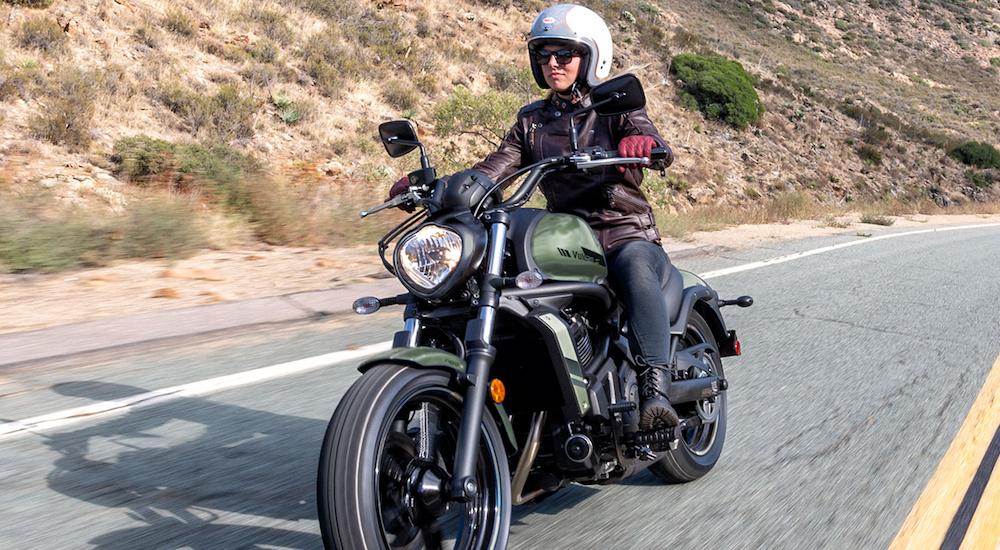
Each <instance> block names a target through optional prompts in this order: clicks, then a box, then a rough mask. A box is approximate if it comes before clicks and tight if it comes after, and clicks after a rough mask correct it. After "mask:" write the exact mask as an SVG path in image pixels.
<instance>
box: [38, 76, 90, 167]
mask: <svg viewBox="0 0 1000 550" xmlns="http://www.w3.org/2000/svg"><path fill="white" fill-rule="evenodd" d="M57 73H58V74H59V76H58V77H57V80H56V82H54V83H53V84H52V85H51V87H50V88H49V89H48V90H46V95H47V96H48V97H47V98H46V100H45V104H44V107H42V109H41V112H40V113H39V114H38V115H37V116H35V117H34V118H32V119H31V120H29V122H28V127H29V128H30V130H31V134H32V135H33V136H35V137H36V138H38V139H43V140H45V141H48V142H51V143H54V144H56V145H65V146H67V147H68V148H70V149H71V150H74V151H80V150H84V149H86V148H87V147H89V146H90V140H91V137H90V127H91V123H92V122H93V118H94V96H95V88H94V76H95V75H94V73H91V72H88V71H83V70H80V69H75V68H74V69H66V70H62V71H57Z"/></svg>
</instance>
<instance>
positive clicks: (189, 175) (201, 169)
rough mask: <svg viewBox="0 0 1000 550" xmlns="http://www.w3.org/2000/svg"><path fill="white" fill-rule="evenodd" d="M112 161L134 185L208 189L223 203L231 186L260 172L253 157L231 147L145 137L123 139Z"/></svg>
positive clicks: (116, 169)
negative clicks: (173, 141)
mask: <svg viewBox="0 0 1000 550" xmlns="http://www.w3.org/2000/svg"><path fill="white" fill-rule="evenodd" d="M110 160H111V163H112V165H113V170H114V172H115V173H116V174H117V175H118V176H119V177H124V178H125V179H126V180H127V181H129V182H132V183H134V184H137V185H141V186H150V185H157V184H159V185H162V186H166V187H168V188H171V189H174V190H180V191H188V190H197V189H203V188H204V189H206V190H209V191H213V192H216V191H217V192H218V193H220V196H221V199H222V200H223V202H225V201H227V200H228V196H227V193H228V190H227V187H229V186H233V185H235V184H236V183H237V182H239V180H240V179H241V178H243V176H244V175H245V174H248V173H253V172H256V171H258V170H259V167H258V166H257V163H256V161H255V160H254V159H253V158H251V157H247V156H244V155H243V154H241V153H239V152H238V151H235V150H233V149H230V148H229V147H225V146H222V145H215V146H212V147H205V146H202V145H197V144H190V145H183V144H175V143H170V142H168V141H164V140H161V139H154V138H151V137H149V136H145V135H137V136H130V137H125V138H122V139H119V140H118V141H117V142H115V145H114V152H113V153H112V154H111V156H110Z"/></svg>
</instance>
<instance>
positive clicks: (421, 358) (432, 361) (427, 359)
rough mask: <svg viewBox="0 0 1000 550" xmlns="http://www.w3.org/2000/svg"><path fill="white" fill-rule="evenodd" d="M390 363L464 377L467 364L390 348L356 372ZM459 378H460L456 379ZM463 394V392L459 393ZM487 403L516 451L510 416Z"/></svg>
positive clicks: (436, 352)
mask: <svg viewBox="0 0 1000 550" xmlns="http://www.w3.org/2000/svg"><path fill="white" fill-rule="evenodd" d="M384 363H392V364H395V365H403V366H406V367H411V368H415V369H437V370H446V371H453V372H455V373H457V374H460V375H464V374H465V370H466V368H468V364H466V362H465V360H464V359H462V358H461V357H459V356H457V355H455V354H454V353H448V352H447V351H444V350H440V349H437V348H429V347H416V348H392V349H390V350H388V351H384V352H382V353H379V354H377V355H373V356H371V357H369V358H368V359H365V360H364V361H362V362H361V364H360V365H358V370H359V371H361V372H365V371H367V370H369V369H371V368H372V367H375V366H377V365H379V364H384ZM457 378H461V377H457ZM461 393H464V392H461ZM487 401H488V402H490V403H493V408H492V409H491V410H490V412H491V413H492V414H493V419H494V420H496V421H497V422H498V423H499V424H500V425H501V426H503V432H504V436H505V437H504V442H505V443H506V445H507V448H508V450H509V451H510V452H515V451H517V438H516V437H515V436H514V426H512V425H511V423H510V416H509V415H508V414H507V410H506V409H505V408H504V406H503V403H497V402H495V401H493V400H492V399H489V397H488V396H487Z"/></svg>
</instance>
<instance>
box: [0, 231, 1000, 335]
mask: <svg viewBox="0 0 1000 550" xmlns="http://www.w3.org/2000/svg"><path fill="white" fill-rule="evenodd" d="M892 219H893V224H892V226H890V227H885V226H879V225H870V224H862V223H860V222H859V221H858V217H857V216H853V217H851V216H848V217H845V218H841V219H840V220H839V221H838V222H837V223H836V227H835V226H832V225H829V224H828V223H827V224H824V223H820V222H815V221H799V222H792V223H787V224H768V225H742V226H737V227H731V228H728V229H724V230H721V231H712V232H699V233H694V234H692V235H690V236H689V237H687V238H685V239H684V240H683V241H669V242H666V243H665V245H666V246H667V247H668V249H669V248H670V247H674V248H676V247H677V246H679V245H684V244H688V245H695V246H699V247H700V248H702V249H707V250H711V251H719V250H732V249H741V248H752V247H759V246H766V245H767V243H769V242H774V241H775V240H787V239H801V238H808V237H816V236H823V235H833V234H840V233H843V234H858V233H861V234H865V235H867V234H873V235H874V234H879V233H883V232H885V231H888V230H898V229H899V228H908V227H913V228H928V227H934V226H947V225H965V224H976V223H996V222H1000V215H991V216H979V215H963V216H907V217H896V218H892ZM390 277H391V276H390V275H389V274H388V272H386V270H385V268H384V267H383V266H382V264H381V260H380V259H379V257H378V254H377V251H376V247H375V246H374V245H366V246H363V247H356V248H294V247H259V248H253V249H233V250H223V251H206V252H203V253H201V254H197V255H195V256H193V257H191V258H187V259H184V260H179V261H164V260H160V261H144V262H130V263H122V264H117V265H113V266H109V267H104V268H99V269H86V270H80V271H72V272H64V273H58V274H52V275H19V274H0V301H2V303H3V315H2V316H0V334H4V333H14V332H23V331H30V330H37V329H43V328H49V327H54V326H60V325H66V324H70V323H78V322H83V321H93V320H98V319H108V318H113V317H121V316H124V315H134V314H140V313H149V312H154V311H163V310H169V309H176V308H183V307H190V306H196V305H203V304H211V303H219V302H230V301H236V300H248V299H253V298H264V297H270V296H282V295H287V294H293V293H298V292H306V291H314V290H328V289H333V288H342V287H345V286H349V285H354V284H359V283H366V282H372V281H376V280H378V279H385V278H390Z"/></svg>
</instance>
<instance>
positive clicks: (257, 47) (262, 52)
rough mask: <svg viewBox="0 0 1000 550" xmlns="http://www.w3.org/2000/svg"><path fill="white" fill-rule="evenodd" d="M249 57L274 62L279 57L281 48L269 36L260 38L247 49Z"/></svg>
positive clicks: (262, 61) (264, 61)
mask: <svg viewBox="0 0 1000 550" xmlns="http://www.w3.org/2000/svg"><path fill="white" fill-rule="evenodd" d="M247 53H249V54H250V57H252V58H254V59H256V60H257V61H260V62H261V63H274V62H275V61H277V60H278V59H279V58H280V57H281V49H280V48H278V45H277V44H275V43H274V40H271V39H270V38H261V39H260V40H258V41H256V42H254V43H253V44H251V45H250V48H249V49H247Z"/></svg>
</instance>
